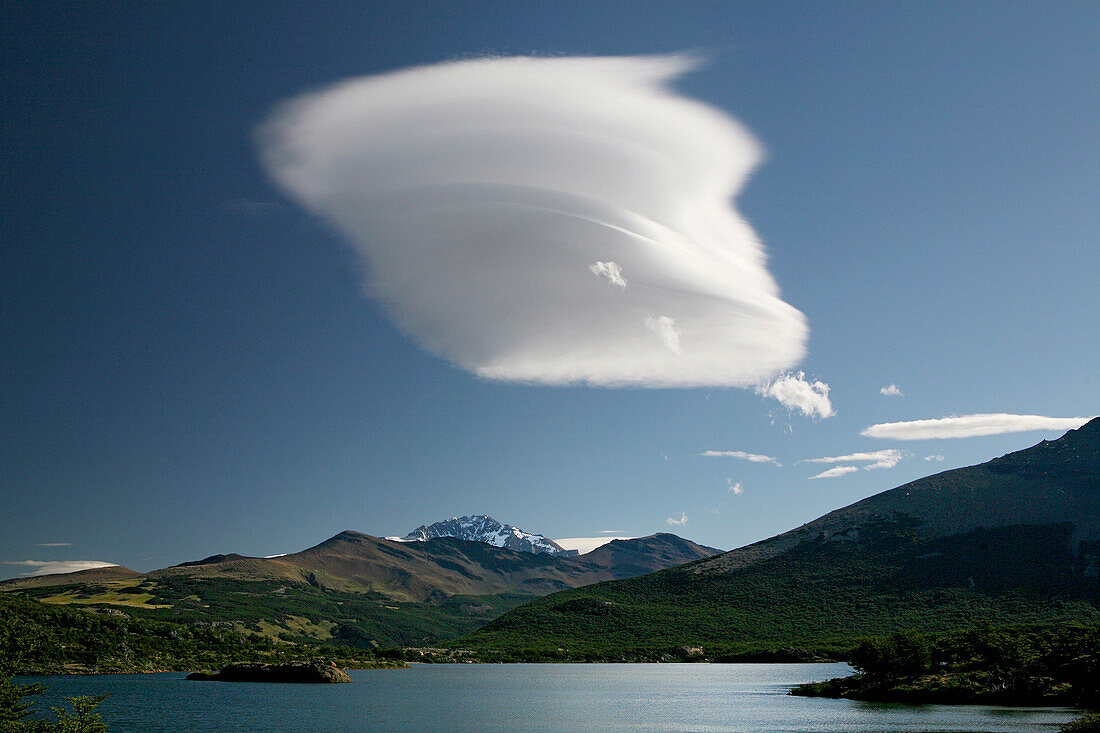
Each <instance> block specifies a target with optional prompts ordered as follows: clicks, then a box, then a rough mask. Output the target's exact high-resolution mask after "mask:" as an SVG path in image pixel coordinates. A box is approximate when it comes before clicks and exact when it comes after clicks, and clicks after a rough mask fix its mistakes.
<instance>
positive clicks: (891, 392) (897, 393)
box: [878, 384, 905, 397]
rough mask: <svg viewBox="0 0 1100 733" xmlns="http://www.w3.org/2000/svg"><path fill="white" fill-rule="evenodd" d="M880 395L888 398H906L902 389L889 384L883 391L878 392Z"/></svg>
mask: <svg viewBox="0 0 1100 733" xmlns="http://www.w3.org/2000/svg"><path fill="white" fill-rule="evenodd" d="M878 393H879V394H881V395H886V396H887V397H903V396H905V393H904V392H902V391H901V387H899V386H898V385H896V384H888V385H886V386H885V387H883V388H882V389H880V390H879V391H878Z"/></svg>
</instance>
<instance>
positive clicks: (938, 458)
mask: <svg viewBox="0 0 1100 733" xmlns="http://www.w3.org/2000/svg"><path fill="white" fill-rule="evenodd" d="M924 460H926V461H942V460H943V456H941V455H940V454H939V453H935V454H933V455H930V456H925V457H924Z"/></svg>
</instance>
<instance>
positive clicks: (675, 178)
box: [258, 55, 832, 417]
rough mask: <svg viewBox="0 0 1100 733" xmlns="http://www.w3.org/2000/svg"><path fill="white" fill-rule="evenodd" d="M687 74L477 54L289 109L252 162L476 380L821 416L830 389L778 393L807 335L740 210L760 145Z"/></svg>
mask: <svg viewBox="0 0 1100 733" xmlns="http://www.w3.org/2000/svg"><path fill="white" fill-rule="evenodd" d="M697 65H698V64H697V63H696V61H695V60H693V59H692V58H690V57H688V56H683V55H678V56H661V57H627V58H587V57H586V58H580V57H559V58H530V57H516V58H484V59H475V60H464V61H455V62H448V63H442V64H437V65H434V66H424V67H418V68H413V69H407V70H401V71H395V72H391V73H387V74H381V75H378V76H371V77H365V78H359V79H352V80H349V81H345V82H342V83H339V84H336V85H334V86H332V87H329V88H328V89H324V90H322V91H319V92H317V93H314V94H308V95H305V96H302V97H299V98H297V99H294V100H291V101H290V102H289V103H287V104H284V105H283V106H282V107H281V108H280V109H278V110H277V111H276V113H275V114H274V115H273V116H272V117H271V118H270V119H269V120H268V121H267V123H266V124H264V125H263V126H262V128H261V129H260V130H259V131H258V140H259V143H260V148H261V156H262V160H263V162H264V165H265V166H266V168H267V170H268V171H269V172H270V174H271V176H272V177H273V178H274V180H275V181H276V182H277V183H278V185H279V186H281V187H282V189H283V190H284V191H286V192H287V193H288V194H289V195H290V196H291V197H293V198H294V199H296V200H297V201H299V202H300V203H302V204H303V205H304V206H305V207H307V208H308V209H309V210H311V211H312V212H314V213H316V214H317V215H319V216H320V217H322V218H323V219H325V220H326V221H328V222H329V223H330V224H332V225H333V226H335V227H336V228H337V229H339V230H340V231H341V232H342V233H343V234H345V235H346V236H347V238H348V239H349V240H350V241H351V242H352V243H353V244H354V245H355V247H356V249H357V250H358V252H359V253H360V254H361V255H362V257H363V259H364V260H365V262H366V263H367V265H368V267H367V270H366V272H367V277H366V283H365V289H366V291H367V293H368V294H369V295H370V296H371V297H373V298H375V299H377V300H378V301H379V302H381V303H382V304H383V305H384V306H385V308H386V309H387V311H388V312H389V314H390V316H391V317H392V319H393V320H394V321H395V322H396V323H397V324H398V326H399V327H400V328H402V329H403V330H404V331H405V332H407V333H408V334H410V335H411V336H412V337H413V338H415V339H416V340H417V341H418V342H419V343H420V344H421V345H422V346H423V347H424V348H425V349H427V350H429V351H431V352H433V353H435V354H438V355H440V356H442V357H444V358H446V359H448V360H450V361H451V362H453V363H454V364H457V365H458V366H460V367H461V368H463V369H465V370H467V371H470V372H472V373H474V374H477V375H479V376H482V377H486V378H489V379H498V380H506V381H515V382H525V383H537V384H570V383H584V384H591V385H605V386H616V385H640V386H650V387H690V386H736V387H746V388H749V387H756V386H758V385H766V386H765V387H762V388H761V389H763V390H764V391H763V392H761V393H762V394H766V395H767V396H771V397H774V398H775V399H778V400H779V401H780V402H781V403H783V404H784V405H785V406H787V407H788V409H791V410H798V411H800V412H802V413H804V414H807V415H811V416H815V417H828V416H829V415H831V414H832V407H831V405H830V404H829V402H828V388H827V385H822V383H820V382H815V383H812V384H811V383H805V382H802V381H801V376H800V377H799V378H798V379H796V380H795V381H794V382H791V380H792V379H794V378H793V377H791V376H790V375H788V376H787V377H784V378H782V379H780V380H777V381H771V380H773V379H774V377H775V376H776V375H777V374H781V373H783V372H785V371H786V370H789V369H792V368H794V367H795V366H796V365H797V364H798V363H799V361H800V360H801V359H802V357H803V355H804V353H805V344H806V339H807V335H808V328H807V325H806V320H805V318H804V316H803V315H802V313H800V312H799V311H798V310H796V309H795V308H793V307H792V306H790V305H789V304H787V303H786V302H784V301H783V300H782V299H781V297H780V294H779V288H778V287H777V285H776V283H775V281H774V279H773V278H772V276H771V274H770V273H769V272H768V270H767V267H766V254H765V251H764V247H763V245H762V244H761V242H760V241H759V239H758V238H757V236H756V234H755V232H754V231H753V229H752V227H751V226H749V224H748V223H747V222H746V221H745V220H744V219H743V218H742V217H741V216H740V214H738V213H737V211H736V210H734V208H733V206H732V204H731V201H732V199H733V197H734V196H735V195H736V194H737V193H738V191H739V190H740V189H741V187H742V186H743V185H744V183H745V180H746V179H747V177H748V175H749V173H750V172H751V171H752V170H753V168H754V167H755V166H756V165H757V162H758V161H759V159H760V156H761V152H760V147H759V145H758V144H757V143H756V141H755V140H754V139H753V137H752V136H751V135H750V134H749V133H748V132H747V131H746V130H745V129H743V128H742V127H741V126H740V125H739V124H738V123H737V122H736V121H734V120H733V119H731V118H730V117H728V116H727V115H725V114H724V113H722V112H721V111H719V110H717V109H715V108H712V107H709V106H707V105H705V104H702V103H700V102H697V101H694V100H692V99H689V98H686V97H684V96H681V95H680V94H678V93H676V92H674V91H673V90H672V89H671V88H670V86H669V85H670V83H671V82H672V81H673V80H675V79H676V78H677V77H679V76H681V75H683V74H685V73H687V72H689V71H692V70H693V69H694V68H695V67H696V66H697ZM609 285H610V287H609ZM792 386H793V388H794V389H791V387H792ZM822 387H824V390H822Z"/></svg>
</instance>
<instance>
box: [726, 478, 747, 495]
mask: <svg viewBox="0 0 1100 733" xmlns="http://www.w3.org/2000/svg"><path fill="white" fill-rule="evenodd" d="M726 489H727V490H728V491H732V492H733V493H734V494H735V495H737V496H740V495H741V494H743V493H745V490H744V489H742V488H741V482H740V481H737V482H734V480H733V479H731V478H728V479H726Z"/></svg>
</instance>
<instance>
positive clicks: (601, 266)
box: [588, 261, 626, 288]
mask: <svg viewBox="0 0 1100 733" xmlns="http://www.w3.org/2000/svg"><path fill="white" fill-rule="evenodd" d="M588 271H589V272H591V273H592V274H593V275H599V276H601V277H606V278H607V279H608V281H609V282H610V283H611V284H612V285H618V286H619V287H620V288H625V287H626V278H625V277H623V269H622V268H621V267H619V263H617V262H600V261H597V262H594V263H592V264H591V265H589V266H588Z"/></svg>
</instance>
